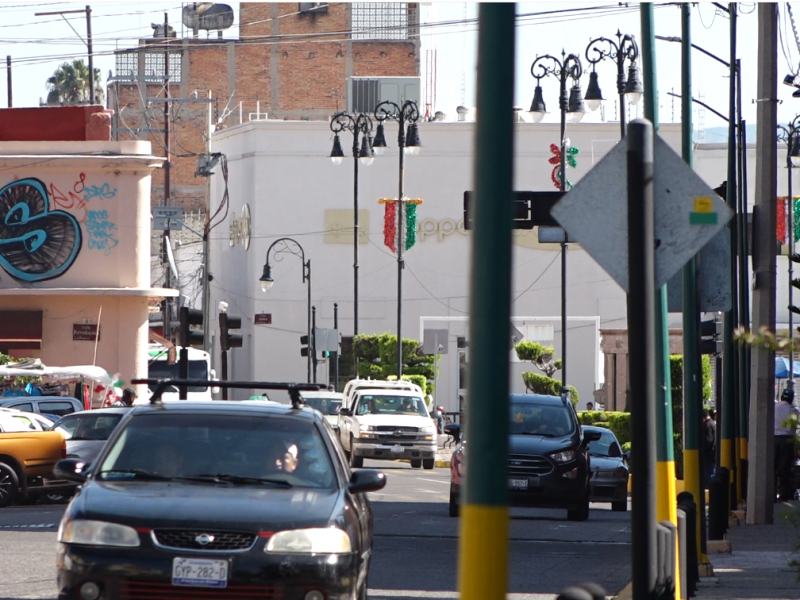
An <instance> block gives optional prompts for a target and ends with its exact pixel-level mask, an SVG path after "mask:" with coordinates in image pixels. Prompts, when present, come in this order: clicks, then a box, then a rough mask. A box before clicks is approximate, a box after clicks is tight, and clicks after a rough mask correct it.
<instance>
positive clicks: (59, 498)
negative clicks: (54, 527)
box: [41, 493, 72, 504]
mask: <svg viewBox="0 0 800 600" xmlns="http://www.w3.org/2000/svg"><path fill="white" fill-rule="evenodd" d="M71 498H72V495H71V494H55V493H54V494H42V497H41V499H42V503H43V504H66V503H67V502H69V501H70V499H71Z"/></svg>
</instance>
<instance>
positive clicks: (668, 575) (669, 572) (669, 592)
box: [655, 521, 678, 600]
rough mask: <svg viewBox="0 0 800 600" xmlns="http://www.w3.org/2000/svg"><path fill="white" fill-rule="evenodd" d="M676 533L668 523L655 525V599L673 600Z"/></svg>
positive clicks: (670, 523)
mask: <svg viewBox="0 0 800 600" xmlns="http://www.w3.org/2000/svg"><path fill="white" fill-rule="evenodd" d="M677 536H678V531H677V529H676V527H675V525H674V524H673V523H672V522H670V521H661V522H660V523H658V524H657V525H656V560H657V565H656V567H657V578H656V596H655V597H656V598H657V599H658V600H675V575H676V574H675V543H676V541H677V540H676V538H677Z"/></svg>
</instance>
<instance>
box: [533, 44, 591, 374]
mask: <svg viewBox="0 0 800 600" xmlns="http://www.w3.org/2000/svg"><path fill="white" fill-rule="evenodd" d="M561 58H562V60H558V59H557V58H556V57H555V56H551V55H549V54H545V55H544V56H539V57H537V58H536V60H534V61H533V64H532V65H531V75H533V77H534V79H536V90H535V91H534V94H533V103H532V104H531V110H530V112H531V116H532V117H533V120H534V122H536V123H539V122H541V120H542V119H543V118H544V115H545V113H546V111H545V105H544V96H543V95H542V87H541V85H540V83H541V80H542V78H544V77H547V76H548V75H554V76H556V77H558V80H559V83H560V84H561V88H560V95H559V102H558V107H559V111H560V113H561V131H560V134H561V138H560V139H561V168H560V173H559V187H560V188H561V190H562V191H567V136H566V133H567V121H569V122H570V123H578V122H580V120H581V119H582V118H583V115H584V113H585V112H586V108H585V107H584V103H583V98H582V97H581V89H580V84H579V83H578V82H579V81H580V78H581V75H583V67H582V66H581V59H580V57H579V56H578V55H576V54H570V55H569V56H565V53H564V52H563V51H562V52H561ZM548 63H550V64H548ZM537 68H538V71H537ZM568 77H569V78H571V79H572V82H573V85H572V89H571V90H570V93H569V95H567V78H568ZM561 383H562V385H566V384H567V233H566V231H565V232H564V239H563V241H562V242H561Z"/></svg>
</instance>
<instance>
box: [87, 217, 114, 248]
mask: <svg viewBox="0 0 800 600" xmlns="http://www.w3.org/2000/svg"><path fill="white" fill-rule="evenodd" d="M83 226H84V227H85V228H86V238H87V242H88V246H89V250H102V251H103V254H105V255H106V256H108V255H109V254H111V250H113V249H114V248H116V246H117V244H119V240H118V239H117V238H115V237H114V232H115V231H116V230H117V226H116V225H115V224H114V223H111V222H110V221H109V220H108V211H107V210H90V211H89V212H88V213H87V219H86V222H85V223H84V224H83Z"/></svg>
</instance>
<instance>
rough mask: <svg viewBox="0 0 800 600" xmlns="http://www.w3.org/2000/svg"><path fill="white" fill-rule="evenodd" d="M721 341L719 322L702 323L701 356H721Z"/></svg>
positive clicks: (714, 320) (713, 320)
mask: <svg viewBox="0 0 800 600" xmlns="http://www.w3.org/2000/svg"><path fill="white" fill-rule="evenodd" d="M720 341H721V340H720V336H719V332H718V331H717V320H716V319H712V320H711V321H700V354H719V353H720V348H719V344H720Z"/></svg>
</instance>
